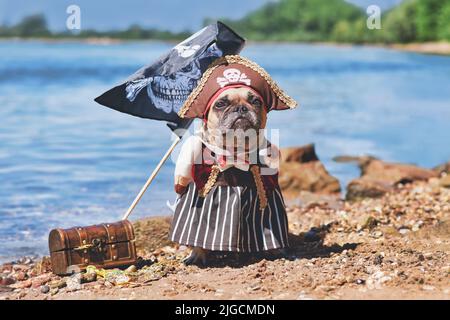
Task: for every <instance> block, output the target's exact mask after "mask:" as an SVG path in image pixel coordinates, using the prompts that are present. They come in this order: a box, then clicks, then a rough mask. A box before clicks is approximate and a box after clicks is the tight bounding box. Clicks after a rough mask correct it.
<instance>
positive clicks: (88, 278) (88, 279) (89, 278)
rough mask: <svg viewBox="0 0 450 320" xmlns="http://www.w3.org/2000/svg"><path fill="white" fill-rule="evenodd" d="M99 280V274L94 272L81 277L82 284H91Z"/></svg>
mask: <svg viewBox="0 0 450 320" xmlns="http://www.w3.org/2000/svg"><path fill="white" fill-rule="evenodd" d="M96 280H97V274H96V273H93V272H88V273H84V274H82V275H81V283H89V282H94V281H96Z"/></svg>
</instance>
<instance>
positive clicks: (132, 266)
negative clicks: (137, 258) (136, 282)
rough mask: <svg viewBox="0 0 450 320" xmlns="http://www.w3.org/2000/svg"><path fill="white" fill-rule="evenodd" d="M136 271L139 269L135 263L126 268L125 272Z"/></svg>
mask: <svg viewBox="0 0 450 320" xmlns="http://www.w3.org/2000/svg"><path fill="white" fill-rule="evenodd" d="M136 271H137V268H136V266H135V265H131V266H129V267H128V268H127V269H126V270H125V273H133V272H136Z"/></svg>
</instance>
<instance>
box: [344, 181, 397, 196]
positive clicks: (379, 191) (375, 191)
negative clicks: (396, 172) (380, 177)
mask: <svg viewBox="0 0 450 320" xmlns="http://www.w3.org/2000/svg"><path fill="white" fill-rule="evenodd" d="M392 190H393V187H392V186H390V185H389V184H387V183H383V182H381V181H373V180H370V179H363V178H360V179H355V180H352V181H350V183H349V184H348V186H347V193H346V195H345V199H346V200H347V201H356V200H361V199H364V198H380V197H382V196H383V195H384V194H385V193H387V192H389V191H392Z"/></svg>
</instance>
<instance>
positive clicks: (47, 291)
mask: <svg viewBox="0 0 450 320" xmlns="http://www.w3.org/2000/svg"><path fill="white" fill-rule="evenodd" d="M49 292H50V287H49V286H48V285H43V286H41V293H44V294H46V293H49Z"/></svg>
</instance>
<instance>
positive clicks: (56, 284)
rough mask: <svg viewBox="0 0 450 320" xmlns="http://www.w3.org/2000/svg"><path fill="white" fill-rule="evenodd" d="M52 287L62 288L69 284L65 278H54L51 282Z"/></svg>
mask: <svg viewBox="0 0 450 320" xmlns="http://www.w3.org/2000/svg"><path fill="white" fill-rule="evenodd" d="M49 285H50V288H52V289H62V288H64V287H65V286H66V285H67V284H66V281H65V280H54V281H52V282H50V284H49Z"/></svg>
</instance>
